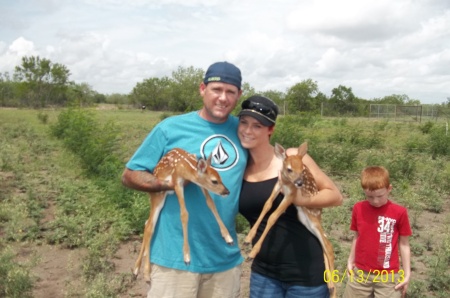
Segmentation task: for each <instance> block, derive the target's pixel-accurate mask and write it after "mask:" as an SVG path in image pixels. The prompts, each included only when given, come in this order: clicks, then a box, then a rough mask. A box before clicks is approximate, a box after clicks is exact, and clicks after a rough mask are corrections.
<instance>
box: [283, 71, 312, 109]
mask: <svg viewBox="0 0 450 298" xmlns="http://www.w3.org/2000/svg"><path fill="white" fill-rule="evenodd" d="M318 92H319V88H318V85H317V82H314V81H313V80H311V79H308V80H304V81H302V82H300V83H297V84H295V85H294V86H292V87H291V88H289V89H288V91H287V94H286V102H287V105H288V107H287V108H288V111H290V112H292V111H294V112H297V111H302V112H309V111H318V109H319V107H320V103H319V102H317V100H316V95H317V94H318Z"/></svg>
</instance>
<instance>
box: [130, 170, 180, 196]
mask: <svg viewBox="0 0 450 298" xmlns="http://www.w3.org/2000/svg"><path fill="white" fill-rule="evenodd" d="M122 184H123V185H124V186H126V187H129V188H132V189H135V190H139V191H145V192H158V191H167V190H173V189H174V185H173V184H172V183H171V181H161V180H159V179H158V178H156V177H155V176H154V175H153V174H152V173H150V172H147V171H133V170H130V169H128V168H125V170H124V171H123V174H122Z"/></svg>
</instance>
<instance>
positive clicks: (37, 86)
mask: <svg viewBox="0 0 450 298" xmlns="http://www.w3.org/2000/svg"><path fill="white" fill-rule="evenodd" d="M69 76H70V72H69V70H68V69H67V68H66V66H64V65H62V64H59V63H52V62H51V61H50V60H48V59H45V58H44V59H41V58H40V57H39V56H37V57H35V56H31V57H26V56H24V57H22V64H21V65H20V66H16V68H15V72H14V79H15V80H16V81H18V82H21V84H20V94H21V98H22V101H23V102H24V103H25V104H26V105H31V106H34V107H44V106H46V105H48V104H62V103H64V101H65V100H66V94H65V92H66V90H67V87H68V85H69V84H70V82H69Z"/></svg>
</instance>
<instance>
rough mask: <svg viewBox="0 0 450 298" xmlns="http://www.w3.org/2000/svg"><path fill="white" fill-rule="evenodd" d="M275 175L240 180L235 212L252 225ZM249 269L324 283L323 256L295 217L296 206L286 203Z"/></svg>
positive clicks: (310, 283)
mask: <svg viewBox="0 0 450 298" xmlns="http://www.w3.org/2000/svg"><path fill="white" fill-rule="evenodd" d="M277 180H278V178H272V179H269V180H266V181H261V182H247V181H245V180H244V181H243V184H242V190H241V195H240V199H239V212H240V213H241V214H242V215H243V216H244V217H245V218H246V219H247V220H248V221H249V223H250V225H251V226H253V225H254V224H255V222H256V220H257V219H258V217H259V214H260V213H261V211H262V209H263V206H264V203H265V202H266V200H267V199H268V198H269V196H270V194H271V192H272V189H273V187H274V186H275V184H276V182H277ZM282 199H283V195H281V194H280V195H278V197H277V198H276V199H275V201H274V203H273V206H272V209H271V210H270V211H269V212H268V214H266V216H265V218H264V219H263V221H262V222H261V225H260V226H259V228H258V231H257V233H256V236H255V238H254V239H253V243H252V244H253V245H254V244H255V243H256V241H258V239H259V237H260V236H261V234H262V232H263V231H264V228H265V227H266V224H267V219H268V218H269V216H270V214H272V212H273V211H274V210H275V209H276V208H277V207H278V205H279V204H280V202H281V200H282ZM252 270H253V271H254V272H256V273H259V274H263V275H265V276H267V277H270V278H273V279H276V280H279V281H281V282H285V283H288V284H291V285H301V286H319V285H321V284H324V283H325V282H324V271H325V265H324V259H323V251H322V247H321V245H320V242H319V240H318V239H317V238H316V237H315V236H314V235H313V234H312V233H311V232H309V231H308V229H306V228H305V227H304V226H303V224H302V223H301V222H300V221H299V220H298V217H297V208H296V207H295V206H294V205H291V206H289V207H288V209H287V210H286V212H285V213H284V214H282V215H281V216H280V218H278V220H277V222H276V224H275V225H274V226H273V227H272V228H271V230H270V231H269V233H268V234H267V237H266V239H265V240H264V242H263V244H262V247H261V251H260V252H259V254H258V255H257V256H256V258H255V259H254V260H253V263H252Z"/></svg>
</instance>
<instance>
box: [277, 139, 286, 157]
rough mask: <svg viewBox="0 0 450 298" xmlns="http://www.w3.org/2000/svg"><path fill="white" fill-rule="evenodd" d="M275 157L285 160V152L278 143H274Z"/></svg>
mask: <svg viewBox="0 0 450 298" xmlns="http://www.w3.org/2000/svg"><path fill="white" fill-rule="evenodd" d="M275 156H276V157H278V158H279V159H283V160H284V159H285V158H286V150H284V148H283V146H281V145H280V144H278V143H275Z"/></svg>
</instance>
